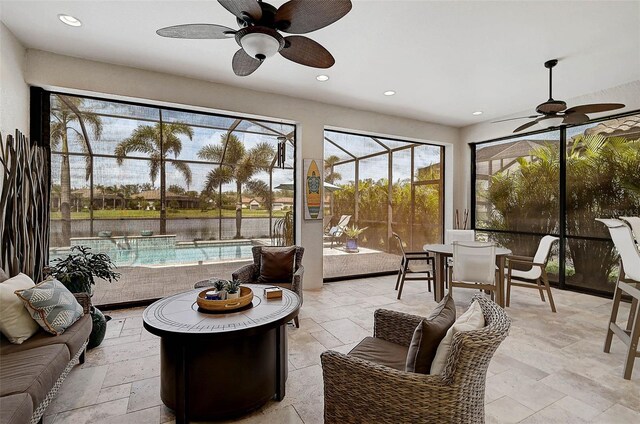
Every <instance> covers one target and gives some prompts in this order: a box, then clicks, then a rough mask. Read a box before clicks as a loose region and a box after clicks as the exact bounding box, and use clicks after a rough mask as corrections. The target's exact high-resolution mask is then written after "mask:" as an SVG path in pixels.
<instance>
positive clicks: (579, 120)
mask: <svg viewBox="0 0 640 424" xmlns="http://www.w3.org/2000/svg"><path fill="white" fill-rule="evenodd" d="M585 122H589V117H588V116H587V115H585V114H584V113H579V112H573V113H566V114H565V116H564V120H563V121H562V123H563V124H584V123H585Z"/></svg>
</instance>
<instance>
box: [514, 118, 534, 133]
mask: <svg viewBox="0 0 640 424" xmlns="http://www.w3.org/2000/svg"><path fill="white" fill-rule="evenodd" d="M537 123H538V120H537V119H536V120H535V121H529V122H527V123H526V124H524V125H520V126H519V127H518V128H516V129H515V130H513V132H514V133H517V132H520V131H522V130H526V129H527V128H529V127H532V126H534V125H535V124H537Z"/></svg>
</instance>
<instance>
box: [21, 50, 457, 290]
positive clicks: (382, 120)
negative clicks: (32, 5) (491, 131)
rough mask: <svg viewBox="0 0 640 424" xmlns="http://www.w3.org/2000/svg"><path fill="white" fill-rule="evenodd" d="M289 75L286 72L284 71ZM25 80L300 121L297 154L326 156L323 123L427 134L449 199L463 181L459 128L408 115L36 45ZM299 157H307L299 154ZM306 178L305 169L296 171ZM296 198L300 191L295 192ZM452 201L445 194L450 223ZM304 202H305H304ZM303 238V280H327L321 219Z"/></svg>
mask: <svg viewBox="0 0 640 424" xmlns="http://www.w3.org/2000/svg"><path fill="white" fill-rule="evenodd" d="M285 77H286V76H285ZM26 80H27V82H28V83H29V84H31V85H35V86H41V87H44V88H50V89H60V90H67V91H69V90H71V91H73V90H77V91H79V92H84V93H86V92H93V93H98V94H103V95H104V94H107V95H109V96H116V97H117V96H119V97H123V98H134V99H145V101H151V103H153V102H158V103H159V104H167V103H169V104H177V105H188V106H189V107H196V108H206V109H207V110H217V111H226V112H234V113H238V114H241V115H249V116H252V115H253V116H258V117H266V118H270V119H281V120H286V121H288V122H294V123H296V124H297V125H298V127H297V128H298V140H299V149H298V155H299V157H298V159H302V158H318V159H321V158H322V157H323V143H324V140H323V130H324V128H325V126H328V127H331V128H341V129H350V130H355V131H362V132H369V133H375V134H379V135H390V136H396V137H402V138H407V139H412V140H424V141H430V142H435V143H439V144H443V145H445V146H446V158H447V163H446V174H447V175H446V176H447V178H448V179H447V187H446V194H445V195H446V196H447V199H452V198H453V187H454V186H455V185H456V184H460V182H459V181H457V180H456V181H454V180H453V176H454V175H459V174H460V173H461V170H460V169H458V165H457V164H456V163H454V161H453V157H454V156H455V155H456V154H457V152H455V145H456V144H457V142H458V133H459V131H458V129H456V128H453V127H448V126H445V125H438V124H433V123H428V122H422V121H417V120H411V119H405V118H402V117H396V116H389V115H383V114H378V113H373V112H366V111H361V110H356V109H350V108H345V107H338V106H333V105H329V104H324V103H319V102H314V101H311V100H303V99H297V98H293V97H287V96H281V95H277V94H270V93H264V92H259V91H253V90H247V89H243V88H238V87H231V86H227V85H222V84H216V83H212V82H207V81H201V80H195V79H190V78H185V77H180V76H175V75H170V74H164V73H158V72H152V71H147V70H141V69H136V68H130V67H124V66H119V65H112V64H106V63H100V62H94V61H89V60H83V59H78V58H72V57H68V56H61V55H57V54H53V53H49V52H43V51H38V50H28V52H27V72H26ZM298 164H300V165H301V164H302V161H301V160H299V161H298ZM298 176H299V178H300V172H299V173H298ZM296 201H297V202H298V203H297V204H298V206H300V204H301V199H300V198H298V199H296ZM452 209H453V204H452V202H451V201H450V200H448V201H447V207H446V211H445V214H446V215H445V216H446V217H447V219H448V221H449V222H448V225H450V220H451V216H452V214H453V213H452ZM298 210H301V208H299V209H298ZM298 221H299V222H298V226H299V227H298V237H299V242H300V243H301V244H302V245H303V246H304V247H305V249H306V252H305V260H304V265H305V287H306V288H319V287H321V285H322V221H304V220H302V219H299V220H298Z"/></svg>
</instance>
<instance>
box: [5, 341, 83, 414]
mask: <svg viewBox="0 0 640 424" xmlns="http://www.w3.org/2000/svg"><path fill="white" fill-rule="evenodd" d="M70 359H71V358H70V356H69V350H68V349H67V347H66V346H65V345H64V344H55V345H50V346H41V347H37V348H35V349H29V350H25V351H24V352H16V353H11V354H9V355H2V358H1V360H0V381H2V384H1V385H0V396H7V395H13V394H16V393H28V394H29V395H30V396H31V399H32V400H33V407H34V409H35V408H37V407H38V405H40V403H42V401H43V400H44V399H45V397H46V396H47V394H48V393H49V391H50V390H51V389H52V388H53V385H54V384H55V382H56V380H58V378H59V377H60V375H61V374H62V372H63V371H64V369H65V368H66V366H67V364H68V363H69V360H70Z"/></svg>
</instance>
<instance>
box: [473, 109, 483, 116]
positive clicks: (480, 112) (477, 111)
mask: <svg viewBox="0 0 640 424" xmlns="http://www.w3.org/2000/svg"><path fill="white" fill-rule="evenodd" d="M472 115H475V116H478V115H482V111H481V110H476V111H475V112H473V113H472Z"/></svg>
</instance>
